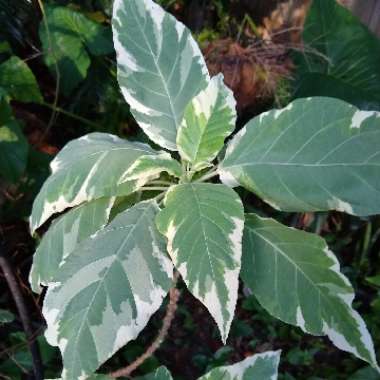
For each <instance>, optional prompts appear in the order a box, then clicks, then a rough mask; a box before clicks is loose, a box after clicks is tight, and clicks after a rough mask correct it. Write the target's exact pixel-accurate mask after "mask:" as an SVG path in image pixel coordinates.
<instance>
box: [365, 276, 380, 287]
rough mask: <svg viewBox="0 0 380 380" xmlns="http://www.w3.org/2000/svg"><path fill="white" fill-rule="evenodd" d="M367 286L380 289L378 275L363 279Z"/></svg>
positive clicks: (379, 277)
mask: <svg viewBox="0 0 380 380" xmlns="http://www.w3.org/2000/svg"><path fill="white" fill-rule="evenodd" d="M365 280H366V281H367V282H368V283H369V284H371V285H374V286H377V287H380V274H378V275H376V276H373V277H366V279H365Z"/></svg>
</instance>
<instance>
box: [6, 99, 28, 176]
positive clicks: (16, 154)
mask: <svg viewBox="0 0 380 380" xmlns="http://www.w3.org/2000/svg"><path fill="white" fill-rule="evenodd" d="M27 156H28V142H27V141H26V139H25V137H24V135H23V133H22V130H21V127H20V124H19V122H18V121H17V120H16V119H14V117H13V115H12V109H11V107H10V106H9V104H8V103H7V102H6V101H5V99H2V98H1V97H0V177H3V178H5V179H6V180H8V181H10V182H16V181H17V180H18V179H19V178H20V176H21V175H22V174H23V172H24V170H25V167H26V163H27Z"/></svg>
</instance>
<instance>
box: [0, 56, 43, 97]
mask: <svg viewBox="0 0 380 380" xmlns="http://www.w3.org/2000/svg"><path fill="white" fill-rule="evenodd" d="M0 86H1V87H2V88H3V90H5V91H6V92H7V93H8V94H9V96H10V97H11V98H12V99H14V100H18V101H19V102H25V103H28V102H34V103H41V102H42V101H43V98H42V95H41V92H40V89H39V87H38V84H37V81H36V78H35V76H34V74H33V72H32V71H31V70H30V68H29V66H28V65H27V64H26V63H25V62H24V61H23V60H21V59H20V58H18V57H16V56H13V57H11V58H9V59H8V60H7V61H5V62H3V63H2V64H1V65H0Z"/></svg>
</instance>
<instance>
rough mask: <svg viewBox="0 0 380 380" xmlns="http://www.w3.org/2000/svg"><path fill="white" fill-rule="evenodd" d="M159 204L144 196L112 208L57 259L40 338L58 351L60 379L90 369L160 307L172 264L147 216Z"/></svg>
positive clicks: (152, 215) (66, 379) (84, 374)
mask: <svg viewBox="0 0 380 380" xmlns="http://www.w3.org/2000/svg"><path fill="white" fill-rule="evenodd" d="M158 210H159V208H158V206H157V204H156V202H154V201H147V202H141V203H139V204H137V205H136V206H134V207H132V208H130V209H129V210H127V211H125V212H123V213H121V214H119V215H118V216H117V217H116V218H115V219H114V220H113V221H112V222H111V223H110V224H109V225H108V226H107V227H106V228H105V229H103V230H101V231H99V232H97V233H96V234H95V235H93V236H91V237H90V238H88V239H87V240H84V241H83V242H82V243H81V244H80V245H79V246H77V248H76V249H75V250H74V252H72V253H71V255H70V256H68V257H67V259H66V261H65V263H64V264H63V265H62V266H61V267H60V270H59V272H58V273H57V276H56V278H55V281H56V285H55V286H54V287H50V288H49V290H48V292H47V295H46V298H45V302H44V308H43V314H44V316H45V318H46V322H47V325H48V329H47V331H46V334H45V336H46V339H47V341H48V342H49V343H50V344H51V345H53V346H59V348H60V350H61V352H62V356H63V363H64V371H63V374H62V379H63V380H71V379H79V378H80V379H82V378H83V379H85V378H87V376H89V375H91V374H92V373H93V372H94V371H95V370H96V369H97V368H98V367H99V366H100V365H101V364H102V363H104V362H105V361H106V360H107V359H108V358H110V357H111V356H112V355H113V354H114V353H115V352H116V351H117V350H118V349H119V348H120V347H122V346H124V345H125V344H127V343H128V342H129V341H131V340H133V339H135V338H136V337H137V335H138V334H139V332H140V331H141V330H142V329H143V328H144V327H145V325H146V324H147V322H148V320H149V318H150V317H151V315H152V314H153V313H154V312H155V311H156V310H157V309H158V308H159V307H160V305H161V303H162V300H163V298H164V297H165V295H166V294H167V292H168V290H169V288H170V285H171V278H172V275H173V267H172V264H171V262H170V260H169V259H168V257H167V255H166V253H165V241H164V239H163V237H162V236H161V235H160V234H159V233H158V231H157V229H156V226H155V223H154V218H155V215H156V213H157V212H158ZM136 268H138V270H136Z"/></svg>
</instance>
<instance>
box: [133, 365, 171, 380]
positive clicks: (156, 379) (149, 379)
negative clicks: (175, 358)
mask: <svg viewBox="0 0 380 380" xmlns="http://www.w3.org/2000/svg"><path fill="white" fill-rule="evenodd" d="M136 380H173V377H172V375H171V374H170V372H169V371H168V370H167V369H166V368H165V367H160V368H158V369H156V371H155V372H153V373H149V374H148V375H145V376H141V377H138V378H137V379H136Z"/></svg>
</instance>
